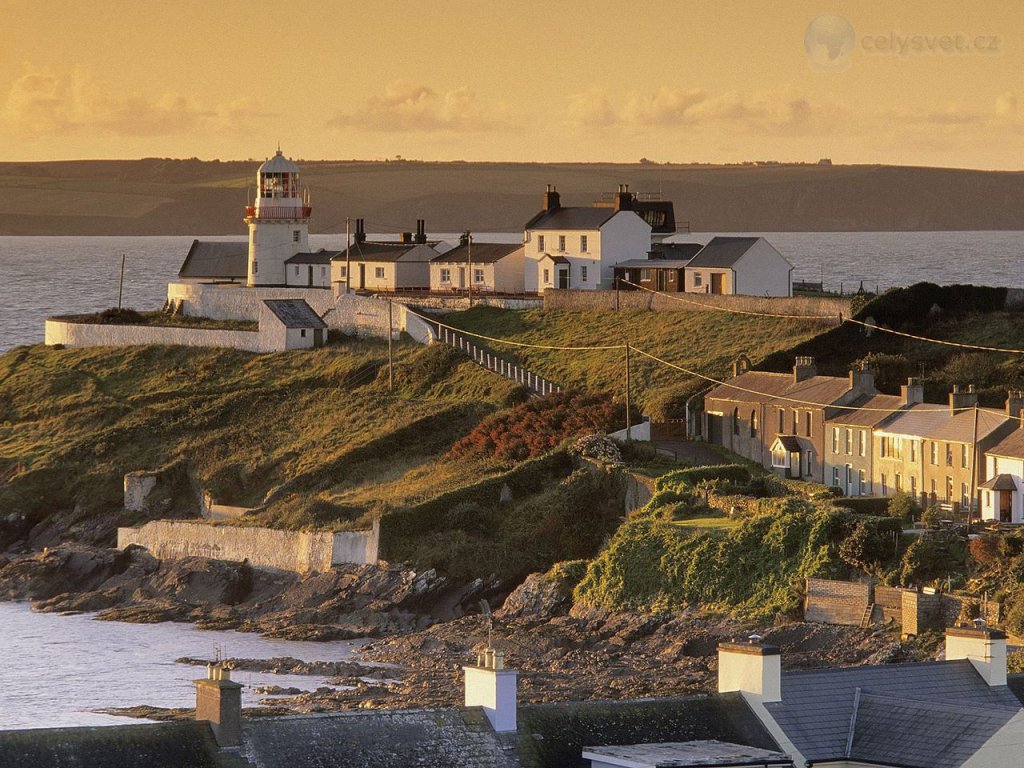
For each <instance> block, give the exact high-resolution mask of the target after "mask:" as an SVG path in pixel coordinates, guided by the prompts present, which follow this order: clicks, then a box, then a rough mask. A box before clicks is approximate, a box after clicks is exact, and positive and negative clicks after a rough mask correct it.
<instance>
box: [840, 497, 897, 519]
mask: <svg viewBox="0 0 1024 768" xmlns="http://www.w3.org/2000/svg"><path fill="white" fill-rule="evenodd" d="M835 504H836V506H837V507H843V508H844V509H849V510H850V511H851V512H856V513H857V514H860V515H884V514H886V513H887V512H888V510H889V499H887V498H886V497H884V496H849V497H845V498H842V499H836V501H835Z"/></svg>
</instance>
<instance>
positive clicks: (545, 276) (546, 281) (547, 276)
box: [544, 269, 551, 285]
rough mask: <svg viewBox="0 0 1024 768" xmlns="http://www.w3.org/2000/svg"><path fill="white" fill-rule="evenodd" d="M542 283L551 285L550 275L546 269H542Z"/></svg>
mask: <svg viewBox="0 0 1024 768" xmlns="http://www.w3.org/2000/svg"><path fill="white" fill-rule="evenodd" d="M544 285H551V279H550V275H549V274H548V270H546V269H545V270H544Z"/></svg>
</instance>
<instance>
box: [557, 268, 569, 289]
mask: <svg viewBox="0 0 1024 768" xmlns="http://www.w3.org/2000/svg"><path fill="white" fill-rule="evenodd" d="M558 287H559V288H561V289H562V290H563V291H564V290H565V289H566V288H568V287H569V268H568V267H560V268H559V269H558Z"/></svg>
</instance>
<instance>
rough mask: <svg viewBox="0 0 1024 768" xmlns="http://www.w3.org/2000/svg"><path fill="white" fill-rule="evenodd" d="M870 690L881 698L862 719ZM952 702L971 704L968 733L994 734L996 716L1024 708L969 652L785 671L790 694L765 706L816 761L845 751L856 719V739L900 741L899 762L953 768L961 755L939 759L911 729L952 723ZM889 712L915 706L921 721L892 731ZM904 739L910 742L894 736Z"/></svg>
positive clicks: (872, 744) (886, 744)
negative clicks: (950, 657) (951, 657)
mask: <svg viewBox="0 0 1024 768" xmlns="http://www.w3.org/2000/svg"><path fill="white" fill-rule="evenodd" d="M858 688H859V689H860V694H859V697H858V694H857V689H858ZM866 697H875V698H873V699H870V698H869V699H868V704H867V711H866V712H865V713H859V712H858V717H857V718H856V720H855V718H854V712H855V705H856V704H857V700H858V698H860V699H861V700H862V701H863V700H865V698H866ZM893 699H895V700H897V701H896V702H894V701H892V700H893ZM949 704H955V705H957V706H958V707H961V708H963V709H964V710H965V713H964V719H965V721H966V720H970V721H971V722H970V723H969V724H966V725H965V726H964V731H963V733H964V737H965V738H969V737H971V736H970V734H978V733H980V732H981V731H983V730H985V729H988V733H989V736H991V735H993V734H994V733H995V731H996V730H998V727H995V723H996V722H998V721H999V719H1000V718H1002V722H1003V723H1005V722H1007V721H1008V720H1009V719H1010V718H1011V717H1013V716H1014V715H1015V714H1017V713H1018V712H1020V710H1021V708H1020V702H1019V701H1018V700H1017V698H1016V697H1015V696H1014V695H1013V693H1011V692H1010V690H1009V688H1007V687H1006V686H989V685H988V684H987V683H986V682H985V681H984V680H983V679H982V678H981V676H980V675H979V674H978V673H977V672H976V671H975V669H974V667H973V665H972V664H971V662H970V661H967V660H966V659H965V660H958V661H933V662H917V663H909V664H882V665H877V666H862V667H849V668H843V669H820V670H804V671H797V672H785V673H783V675H782V701H779V702H772V703H769V704H765V707H766V709H767V710H768V712H769V713H770V714H771V715H772V717H773V718H774V719H775V721H776V722H777V723H778V724H779V727H780V728H782V730H783V731H784V732H785V734H786V736H787V737H788V738H789V739H790V741H792V743H793V745H794V746H795V747H796V748H797V749H798V750H799V751H800V753H801V754H802V755H803V756H804V758H806V759H807V760H810V761H813V762H818V761H824V760H830V759H831V760H835V759H840V758H843V757H845V756H846V754H847V749H848V745H849V743H850V735H851V724H853V728H854V730H853V737H854V742H855V743H856V744H857V745H858V748H859V749H861V750H863V751H864V752H871V751H874V752H876V753H880V752H884V751H886V750H888V749H890V748H900V749H901V752H900V759H899V760H898V761H896V764H898V765H900V766H907V767H908V768H945V766H946V765H948V766H950V768H952V766H954V765H960V762H951V763H942V762H934V761H931V762H929V761H930V760H933V755H932V753H931V751H930V750H928V749H927V748H926V746H925V745H920V744H917V739H915V738H914V737H913V736H912V735H911V733H910V731H914V730H915V729H922V730H924V731H927V732H928V733H930V734H936V733H938V732H940V731H941V730H942V729H943V728H944V727H951V726H950V725H949V718H948V716H947V712H946V711H945V710H944V709H943V707H944V706H945V705H949ZM970 708H977V709H982V710H986V709H995V710H999V711H1000V712H1001V713H1002V714H998V713H996V714H992V715H989V714H986V713H982V714H979V715H977V716H976V717H973V716H969V715H968V714H967V712H966V710H967V709H970ZM858 710H859V705H858ZM886 711H888V712H889V713H890V716H891V717H892V718H893V719H894V721H897V720H898V721H899V722H908V720H907V718H909V717H910V716H911V715H910V714H909V713H911V712H913V714H914V716H915V717H916V719H915V720H914V723H913V727H910V726H907V727H905V728H902V727H898V726H897V727H891V728H889V729H888V734H886V732H885V730H884V729H885V712H886ZM862 717H863V720H862V721H861V723H860V725H857V720H861V718H862ZM858 729H859V730H860V736H859V738H860V741H859V742H857V738H858ZM908 729H909V731H908ZM972 738H974V737H972ZM897 740H899V741H901V742H902V745H896V744H894V743H893V742H894V741H897ZM986 740H987V739H986ZM979 746H980V744H979ZM883 764H885V763H883Z"/></svg>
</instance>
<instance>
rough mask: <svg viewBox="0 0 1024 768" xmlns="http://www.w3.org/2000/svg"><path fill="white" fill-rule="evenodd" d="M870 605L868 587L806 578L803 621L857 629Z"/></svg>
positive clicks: (847, 582)
mask: <svg viewBox="0 0 1024 768" xmlns="http://www.w3.org/2000/svg"><path fill="white" fill-rule="evenodd" d="M873 602H874V595H873V590H872V585H871V584H862V583H859V582H852V581H834V580H831V579H807V594H806V597H805V600H804V619H805V620H806V621H817V622H821V623H823V624H852V625H854V626H859V625H860V622H861V620H862V619H863V618H864V610H865V609H866V608H867V607H868V606H869V605H871V604H872V603H873Z"/></svg>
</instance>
